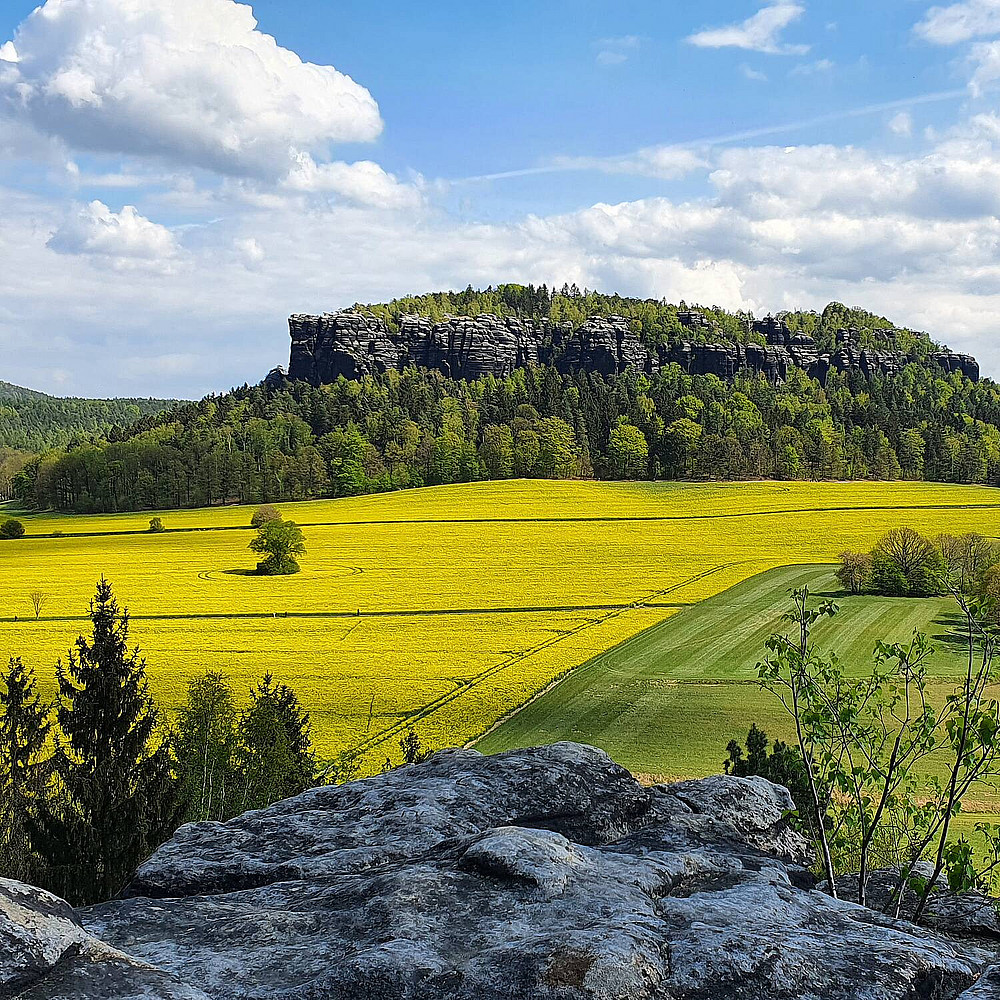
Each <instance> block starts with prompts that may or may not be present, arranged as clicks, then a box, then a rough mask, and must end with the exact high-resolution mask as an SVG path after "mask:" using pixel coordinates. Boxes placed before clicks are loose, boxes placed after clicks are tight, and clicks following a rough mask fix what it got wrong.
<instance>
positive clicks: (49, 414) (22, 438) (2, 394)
mask: <svg viewBox="0 0 1000 1000" xmlns="http://www.w3.org/2000/svg"><path fill="white" fill-rule="evenodd" d="M176 404H177V400H172V399H62V398H58V397H56V396H48V395H46V394H45V393H42V392H34V391H32V390H30V389H22V388H20V387H19V386H16V385H11V384H10V383H9V382H0V478H2V477H3V474H4V454H5V452H17V451H20V452H38V451H44V450H45V449H47V448H64V447H66V446H67V445H71V444H73V443H81V442H83V441H86V440H88V439H90V438H92V437H94V436H98V437H101V438H106V437H107V436H108V435H109V434H111V433H112V431H113V429H114V428H120V427H128V426H129V425H130V424H134V423H135V422H136V421H137V420H139V419H140V418H141V417H144V416H147V415H149V414H154V413H161V412H162V411H163V410H167V409H170V408H171V407H173V406H175V405H176ZM0 488H2V483H0ZM0 499H4V497H3V496H2V494H0Z"/></svg>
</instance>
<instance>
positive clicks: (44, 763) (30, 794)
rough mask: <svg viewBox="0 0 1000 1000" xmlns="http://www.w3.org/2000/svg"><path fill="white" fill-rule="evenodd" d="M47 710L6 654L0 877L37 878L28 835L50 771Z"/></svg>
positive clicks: (0, 726) (29, 675) (0, 687)
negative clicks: (7, 658)
mask: <svg viewBox="0 0 1000 1000" xmlns="http://www.w3.org/2000/svg"><path fill="white" fill-rule="evenodd" d="M50 711H51V709H50V706H49V705H47V704H45V703H43V702H42V699H41V696H40V695H39V694H38V691H37V690H36V688H35V677H34V674H33V672H32V671H31V670H29V669H28V668H26V667H25V666H24V664H23V663H22V662H21V660H20V658H16V659H15V658H12V659H11V661H10V664H9V666H8V668H7V671H6V673H5V674H4V675H3V676H2V677H0V877H4V878H13V879H18V880H19V881H22V882H36V881H38V880H39V879H38V865H37V858H36V856H35V855H34V853H33V851H32V850H31V843H30V839H29V838H30V830H31V817H32V815H33V814H34V813H35V812H36V811H37V809H38V805H39V802H40V801H41V799H42V797H43V796H44V794H45V788H46V784H47V782H48V777H49V773H50V771H49V761H48V759H47V757H46V754H45V750H46V746H47V744H48V736H49V731H50V730H51V727H52V723H51V721H50Z"/></svg>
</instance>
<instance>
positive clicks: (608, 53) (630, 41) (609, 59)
mask: <svg viewBox="0 0 1000 1000" xmlns="http://www.w3.org/2000/svg"><path fill="white" fill-rule="evenodd" d="M641 42H642V39H641V38H640V37H639V36H638V35H618V36H616V37H614V38H601V39H599V40H598V41H597V43H596V44H597V47H598V52H597V56H596V59H597V63H598V65H599V66H620V65H621V64H622V63H623V62H627V61H628V59H629V57H630V56H631V55H632V53H633V52H635V50H636V49H638V48H639V45H640V44H641Z"/></svg>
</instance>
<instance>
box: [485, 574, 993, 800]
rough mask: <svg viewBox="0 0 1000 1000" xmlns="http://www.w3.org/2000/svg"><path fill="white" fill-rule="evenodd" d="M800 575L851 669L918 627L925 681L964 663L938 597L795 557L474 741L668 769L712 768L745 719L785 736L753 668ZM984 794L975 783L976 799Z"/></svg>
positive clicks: (824, 635)
mask: <svg viewBox="0 0 1000 1000" xmlns="http://www.w3.org/2000/svg"><path fill="white" fill-rule="evenodd" d="M803 585H808V586H809V587H810V589H811V590H812V591H813V592H814V593H816V594H818V595H826V596H831V597H833V598H834V599H835V600H836V601H837V602H838V603H839V605H840V611H839V613H838V615H837V616H836V618H834V619H832V620H830V621H827V622H825V623H823V624H822V625H820V626H819V627H817V629H816V631H815V633H814V635H815V638H816V642H817V645H818V646H819V648H821V649H825V650H830V649H835V650H836V652H837V654H838V656H839V657H840V658H841V660H842V661H843V663H844V664H845V665H846V666H847V667H848V668H852V667H853V668H856V669H863V668H866V666H867V665H868V664H869V663H870V657H871V652H872V648H873V647H874V645H875V642H876V640H878V639H886V640H895V641H900V642H903V641H906V640H907V639H909V637H910V636H911V635H912V633H913V631H914V630H915V629H919V630H920V631H923V632H926V633H928V634H929V635H931V636H932V637H933V638H934V640H935V644H936V647H937V652H936V654H935V657H934V659H933V661H932V665H931V673H932V675H933V677H934V682H933V683H932V689H933V690H935V691H937V692H940V691H941V690H943V687H944V684H945V683H946V678H948V677H954V676H955V675H957V674H959V673H961V672H962V671H963V669H964V653H963V650H962V648H961V644H960V642H956V640H955V637H954V636H953V634H952V632H951V626H952V624H953V623H954V622H955V617H954V614H955V609H954V604H953V602H952V601H950V600H949V599H946V598H933V599H927V600H911V599H907V598H899V599H894V598H878V597H854V596H850V595H845V594H842V593H840V592H839V588H838V585H837V583H836V580H835V578H834V576H833V570H832V567H828V566H827V567H822V566H792V567H785V568H782V569H777V570H771V571H769V572H766V573H763V574H760V575H759V576H755V577H753V578H751V579H749V580H746V581H744V582H743V583H740V584H738V585H737V586H735V587H733V588H732V589H730V590H727V591H725V592H723V593H721V594H718V595H716V596H715V597H711V598H709V599H708V600H706V601H703V602H701V603H700V604H697V605H695V606H693V607H690V608H685V609H683V610H682V611H680V612H679V613H678V614H677V615H675V616H674V617H672V618H670V619H669V620H668V621H666V622H663V623H662V624H660V625H656V626H654V627H653V628H651V629H649V630H647V631H646V632H643V633H642V634H641V635H637V636H634V637H633V638H631V639H629V640H627V641H626V642H624V643H622V644H621V645H620V646H618V647H616V648H615V649H613V650H610V651H608V652H606V653H603V654H601V655H599V656H597V657H595V658H594V659H592V660H591V661H589V662H588V663H587V664H585V665H583V666H581V667H579V668H577V669H576V670H574V671H572V672H571V673H570V674H568V675H567V676H566V678H565V679H564V680H563V681H562V682H560V683H559V684H557V685H556V686H554V687H552V688H550V689H549V690H548V691H547V692H546V693H545V694H543V695H541V696H540V697H538V698H537V699H535V700H534V701H533V702H531V703H530V704H528V705H527V706H525V707H524V708H523V709H521V710H520V711H519V712H517V713H516V714H514V715H513V716H512V717H511V718H510V719H508V720H507V721H506V722H504V723H503V724H502V725H500V726H499V727H498V728H497V729H496V730H494V731H493V732H492V733H490V734H488V735H487V736H486V737H485V738H484V739H482V740H481V741H480V742H479V743H478V744H477V746H478V747H479V749H481V750H484V751H486V752H496V751H499V750H502V749H506V748H508V747H512V746H531V745H533V744H536V743H550V742H553V741H555V740H565V739H573V740H582V741H584V742H588V743H594V744H596V745H597V746H600V747H603V748H604V749H606V750H607V751H608V752H609V753H610V754H611V755H612V756H613V757H614V758H615V759H616V760H617V761H619V762H621V763H622V764H624V765H625V766H627V767H630V768H631V769H632V770H634V771H637V772H640V773H646V774H651V775H656V776H663V777H669V778H677V777H693V776H701V775H706V774H714V773H717V772H718V771H719V770H720V769H721V766H722V761H723V758H724V757H725V746H726V744H727V742H728V741H729V740H730V739H732V738H733V737H734V736H736V737H739V738H741V739H742V737H743V736H744V735H745V733H746V730H747V729H748V727H749V724H750V722H752V721H756V722H758V723H762V724H763V725H764V727H765V728H766V729H767V731H768V732H769V733H770V734H771V735H772V736H781V737H783V738H785V739H791V738H792V736H793V733H792V730H791V726H790V724H789V720H788V718H787V716H785V715H784V712H783V710H782V708H781V706H780V705H779V704H778V703H777V701H776V700H775V699H774V697H773V696H772V695H770V694H769V693H768V692H765V691H761V690H760V689H759V687H758V686H757V685H756V683H755V681H754V678H755V676H756V673H755V669H754V667H755V664H756V663H757V661H758V660H759V659H760V658H761V656H762V654H763V652H764V640H765V639H766V638H767V636H768V635H770V634H771V633H773V632H776V631H781V630H783V629H784V628H785V624H784V623H783V622H782V617H781V616H782V615H783V613H784V612H785V611H786V610H787V609H788V591H789V589H791V588H795V587H800V586H803ZM991 801H992V795H989V794H987V793H985V792H980V793H979V794H977V796H975V802H973V803H970V804H972V805H976V804H977V803H978V806H979V807H985V806H986V805H987V803H988V802H991Z"/></svg>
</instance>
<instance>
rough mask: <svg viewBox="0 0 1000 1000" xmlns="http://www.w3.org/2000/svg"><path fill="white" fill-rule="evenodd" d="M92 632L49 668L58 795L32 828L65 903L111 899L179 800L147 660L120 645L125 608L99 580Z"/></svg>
mask: <svg viewBox="0 0 1000 1000" xmlns="http://www.w3.org/2000/svg"><path fill="white" fill-rule="evenodd" d="M90 619H91V626H92V627H91V635H90V637H89V638H88V637H85V636H82V635H81V636H80V637H79V638H78V639H77V640H76V649H75V651H70V653H69V661H68V663H67V664H65V665H64V664H63V663H62V661H60V662H59V663H58V664H57V665H56V677H57V680H58V685H59V693H58V699H57V702H56V718H57V720H58V723H59V728H60V730H61V735H60V736H58V737H57V739H56V752H55V757H54V766H55V771H56V775H57V778H58V783H59V788H60V795H59V797H58V799H56V800H55V801H53V802H50V803H49V805H48V807H47V808H46V810H45V811H44V813H43V814H42V816H41V818H40V823H39V825H38V841H37V842H38V846H39V848H40V850H41V852H42V853H43V855H44V856H45V859H46V860H47V862H48V863H49V865H50V868H51V870H52V872H53V875H54V876H55V877H56V879H57V880H58V877H59V876H60V875H61V883H62V884H61V885H60V886H59V888H60V890H61V894H62V895H64V896H65V897H66V898H67V899H70V901H71V902H78V903H88V902H95V901H97V900H101V899H109V898H111V897H112V896H114V895H115V894H117V893H118V892H119V891H120V890H121V889H122V888H123V886H124V885H125V884H126V882H127V880H128V879H129V877H130V876H131V874H132V873H133V872H134V871H135V869H136V868H137V867H138V865H139V864H140V863H141V862H142V861H143V860H144V859H145V858H146V857H147V856H148V855H149V854H150V853H151V852H152V850H153V849H155V848H156V847H157V846H158V845H159V844H160V843H162V842H163V841H164V840H165V839H166V838H167V837H168V836H170V834H171V833H172V832H173V830H174V828H175V827H176V825H177V818H178V817H177V814H178V797H177V792H176V782H175V780H174V779H173V776H172V774H171V749H170V744H169V741H168V740H166V739H164V738H162V734H161V733H160V732H159V731H158V722H159V713H158V711H157V709H156V706H155V705H154V704H153V701H152V699H151V698H150V696H149V692H148V687H147V683H146V661H145V660H144V659H143V658H142V657H141V656H140V654H139V650H138V649H137V648H136V649H133V650H131V651H130V650H129V648H128V633H129V618H128V611H127V610H125V611H119V608H118V602H117V601H116V600H115V596H114V593H113V592H112V589H111V584H110V583H108V581H107V580H105V579H104V578H103V577H102V578H101V581H100V583H99V584H98V585H97V593H96V594H95V596H94V599H93V600H92V601H91V602H90Z"/></svg>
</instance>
